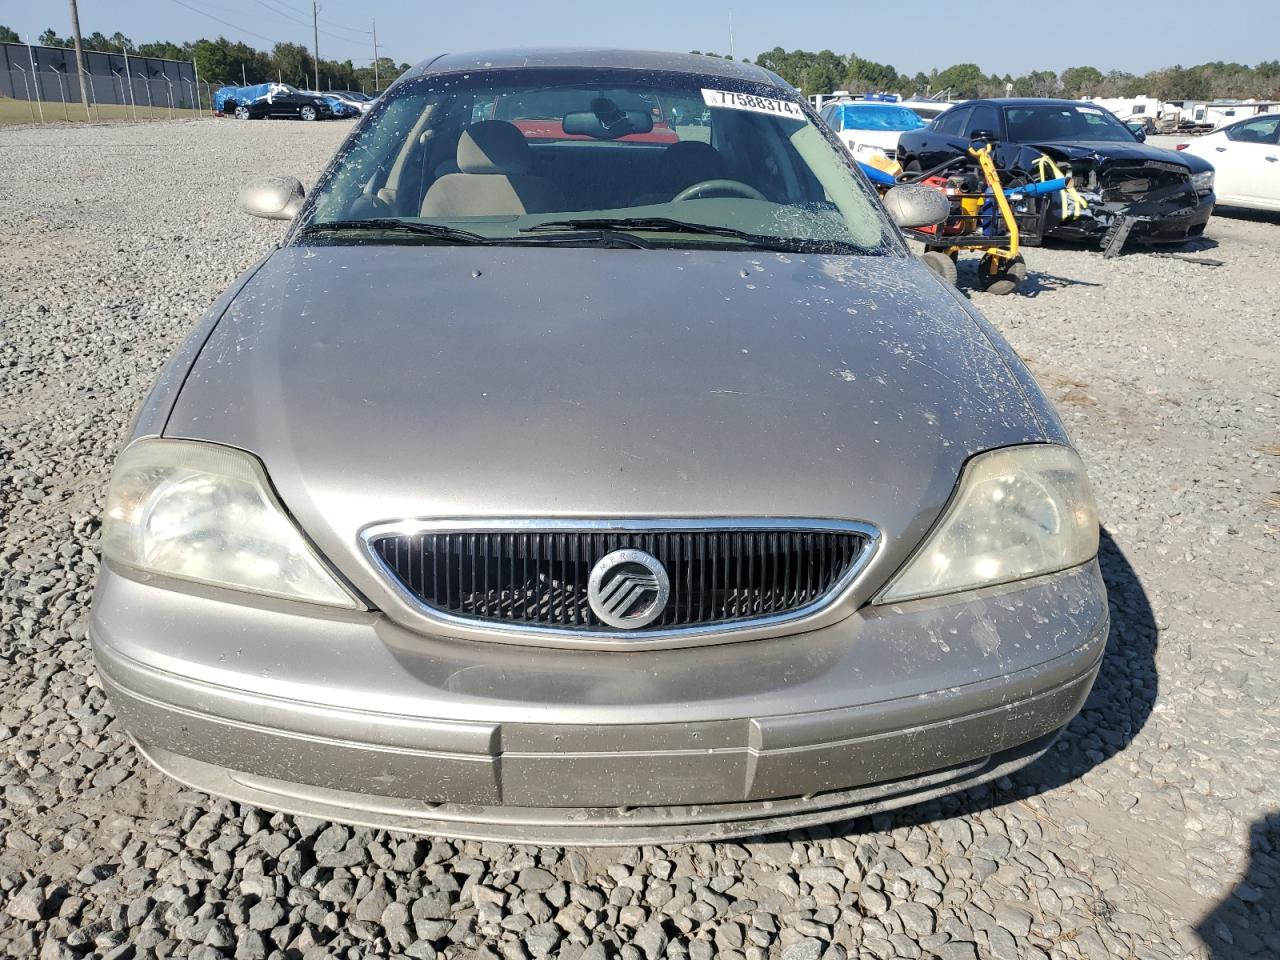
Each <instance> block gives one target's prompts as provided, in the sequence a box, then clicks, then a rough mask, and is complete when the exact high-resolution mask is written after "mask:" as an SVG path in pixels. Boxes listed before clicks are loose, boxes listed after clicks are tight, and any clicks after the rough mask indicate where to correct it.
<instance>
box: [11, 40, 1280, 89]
mask: <svg viewBox="0 0 1280 960" xmlns="http://www.w3.org/2000/svg"><path fill="white" fill-rule="evenodd" d="M81 39H82V41H83V46H84V49H86V50H102V51H107V52H113V53H114V52H119V51H120V50H123V49H127V50H128V51H129V53H130V54H134V55H137V56H143V57H160V58H162V59H165V60H194V61H195V64H196V69H198V70H199V71H200V77H201V79H204V80H208V81H209V82H211V83H240V82H241V80H242V79H243V80H244V81H245V82H248V83H265V82H267V81H269V80H280V81H283V82H284V83H291V84H294V85H295V86H299V87H308V88H309V87H310V86H311V85H312V84H313V83H314V82H315V60H314V59H313V58H312V56H311V51H310V50H308V49H307V48H306V46H304V45H303V44H300V43H277V44H276V45H275V46H274V47H272V48H271V50H270V51H266V50H258V49H257V48H255V47H251V46H249V45H248V44H247V43H239V42H236V43H233V42H231V41H230V40H228V39H227V38H226V37H218V38H216V39H214V40H209V39H207V38H205V39H200V40H196V41H194V42H192V41H187V42H185V43H171V42H169V41H164V40H161V41H154V42H150V43H140V44H134V43H133V41H132V40H130V39H129V38H128V37H126V36H124V35H123V34H122V33H120V32H118V31H117V32H116V33H113V34H112V35H111V36H109V37H108V36H105V35H104V34H102V33H101V32H99V31H95V32H93V33H91V34H88V35H87V36H85V37H82V38H81ZM0 42H10V43H19V42H21V41H20V39H19V37H18V34H17V33H16V32H15V31H13V30H11V29H10V28H9V27H6V26H0ZM39 42H40V43H41V44H42V45H44V46H49V47H70V46H73V43H72V40H71V38H70V37H61V36H59V35H58V33H57V31H55V30H53V29H52V28H50V29H48V30H46V31H45V32H44V33H42V34H40V38H39ZM693 52H694V53H699V52H700V51H697V50H695V51H693ZM707 56H712V57H714V56H717V54H714V53H708V54H707ZM754 62H755V63H756V64H757V65H758V66H761V67H765V68H767V69H769V70H772V71H773V72H774V73H777V74H778V75H779V76H781V77H782V78H783V79H784V80H786V81H787V82H788V83H790V84H792V85H793V86H796V87H798V88H800V89H801V90H802V91H804V92H805V93H808V94H812V93H831V92H832V91H834V90H849V91H853V92H859V93H863V92H873V91H874V92H880V93H898V94H902V95H903V96H912V95H914V94H923V95H928V94H933V95H937V94H942V93H949V94H950V95H951V96H952V97H956V98H966V99H967V98H972V97H1000V96H1004V95H1005V93H1006V91H1011V92H1012V93H1013V95H1014V96H1019V97H1069V98H1071V99H1076V98H1079V97H1084V96H1093V97H1136V96H1141V95H1144V94H1145V95H1147V96H1152V97H1155V98H1156V99H1158V100H1216V99H1230V98H1236V99H1242V100H1243V99H1250V98H1252V99H1258V100H1280V60H1267V61H1264V62H1262V63H1259V64H1257V65H1255V66H1252V67H1250V66H1248V65H1247V64H1243V63H1224V62H1223V61H1221V60H1218V61H1214V62H1212V63H1202V64H1200V65H1198V66H1194V67H1183V66H1180V65H1179V66H1173V67H1164V68H1162V69H1159V70H1152V71H1151V72H1149V73H1145V74H1141V75H1139V74H1134V73H1127V72H1125V71H1123V70H1110V71H1105V72H1104V71H1102V70H1099V69H1098V68H1097V67H1092V66H1080V67H1068V68H1067V69H1066V70H1063V71H1062V72H1061V73H1055V72H1054V71H1052V70H1032V71H1030V72H1029V73H1024V74H1022V75H1020V76H1017V77H1014V76H1012V75H1010V74H1007V73H1006V74H1005V75H1004V76H1000V75H998V74H995V73H991V74H988V73H985V72H984V71H983V70H982V68H981V67H980V66H978V64H976V63H957V64H953V65H952V66H949V67H947V68H946V69H944V70H937V69H935V70H931V71H929V72H928V73H924V72H918V73H916V74H915V75H914V76H913V75H908V74H906V73H899V72H898V71H897V70H896V69H895V68H894V67H893V66H892V65H891V64H888V63H877V62H876V61H874V60H868V59H866V58H864V57H860V56H858V55H857V54H856V53H850V54H848V55H845V54H839V53H834V52H832V51H831V50H821V51H818V52H817V53H814V52H812V51H809V50H784V49H783V48H782V47H774V48H773V49H772V50H768V51H766V52H764V53H762V54H760V55H759V56H758V57H756V58H755V61H754ZM408 69H409V64H407V63H401V64H397V63H396V62H395V61H394V60H392V59H391V58H390V57H380V58H379V60H378V70H377V74H378V79H379V81H380V82H381V85H382V86H384V87H385V86H386V85H387V84H389V83H390V82H391V81H392V80H393V79H395V77H396V76H398V75H399V74H401V73H403V72H404V71H405V70H408ZM320 85H321V86H322V87H332V88H333V89H336V90H343V89H356V90H363V89H370V90H371V89H372V88H373V86H374V69H373V65H372V62H371V63H370V64H369V65H368V66H356V65H355V64H354V63H353V62H352V61H351V60H325V59H324V58H323V57H322V58H321V59H320Z"/></svg>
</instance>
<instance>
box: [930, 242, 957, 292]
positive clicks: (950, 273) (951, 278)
mask: <svg viewBox="0 0 1280 960" xmlns="http://www.w3.org/2000/svg"><path fill="white" fill-rule="evenodd" d="M920 260H921V262H922V263H923V264H924V265H925V266H926V267H928V268H929V269H930V270H932V271H933V272H934V273H936V274H937V275H938V276H939V277H940V278H941V279H942V280H943V281H944V282H945V283H947V284H949V285H951V286H953V287H954V286H955V285H956V283H957V281H958V280H959V277H960V274H959V271H958V270H957V269H956V262H955V261H954V260H952V259H951V258H950V257H949V256H947V255H946V254H945V253H942V252H941V251H939V250H926V251H925V252H924V253H922V254H920Z"/></svg>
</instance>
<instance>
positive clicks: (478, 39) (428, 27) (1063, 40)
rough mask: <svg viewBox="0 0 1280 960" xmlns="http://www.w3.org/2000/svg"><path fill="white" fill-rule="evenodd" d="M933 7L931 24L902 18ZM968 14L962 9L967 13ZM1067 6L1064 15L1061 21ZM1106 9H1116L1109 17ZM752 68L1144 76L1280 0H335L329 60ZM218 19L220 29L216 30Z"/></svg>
mask: <svg viewBox="0 0 1280 960" xmlns="http://www.w3.org/2000/svg"><path fill="white" fill-rule="evenodd" d="M79 6H80V28H81V31H82V32H83V33H92V32H93V31H95V30H101V31H102V32H103V33H104V34H107V35H108V36H109V35H111V34H112V33H114V32H116V31H117V30H119V31H121V32H122V33H124V34H125V35H126V36H128V37H130V38H131V39H132V40H133V41H134V42H135V43H142V42H146V41H148V40H173V41H175V42H181V41H183V40H188V39H198V38H199V37H201V36H210V37H212V36H216V35H218V34H222V35H224V36H226V37H229V38H230V39H232V40H243V41H245V42H246V43H250V44H252V45H254V46H256V47H260V48H270V46H271V45H272V44H273V43H274V42H276V41H293V42H298V43H305V44H306V45H307V46H308V47H310V46H311V42H312V33H311V4H310V2H309V0H79ZM908 9H919V10H923V11H926V12H924V13H922V14H920V15H919V16H918V17H912V16H911V15H910V14H907V15H906V16H905V17H904V15H903V12H904V11H905V10H908ZM953 9H956V8H953ZM1055 10H1058V11H1060V12H1055ZM1103 10H1105V13H1103V12H1100V11H1103ZM731 11H732V21H733V52H734V54H735V55H736V56H737V57H739V58H741V57H748V58H752V59H754V58H755V56H756V55H757V54H759V53H760V52H761V51H763V50H768V49H772V48H773V47H775V46H783V47H786V48H787V49H793V48H803V49H807V50H820V49H823V48H828V49H832V50H835V51H836V52H837V53H844V54H847V53H857V54H858V55H859V56H862V57H866V58H867V59H870V60H875V61H878V62H880V63H890V64H892V65H893V66H894V67H896V68H897V69H898V70H899V71H900V72H904V73H911V74H914V73H916V72H917V71H921V70H923V71H925V72H928V71H929V70H930V69H931V68H934V67H936V68H939V69H942V68H945V67H947V66H950V65H951V64H953V63H963V62H976V63H977V64H978V65H979V66H981V67H982V69H983V70H985V71H986V72H987V73H997V74H1000V75H1003V74H1005V73H1010V74H1013V75H1014V76H1017V75H1018V74H1021V73H1026V72H1028V71H1030V70H1046V69H1048V70H1054V71H1061V70H1062V69H1064V68H1066V67H1069V66H1079V65H1083V64H1088V65H1091V66H1096V67H1098V68H1099V69H1101V70H1104V71H1106V70H1112V69H1117V70H1127V71H1129V72H1131V73H1139V74H1140V73H1146V72H1147V71H1149V70H1154V69H1156V68H1158V67H1165V66H1172V65H1173V64H1182V65H1184V66H1189V65H1191V64H1196V63H1204V62H1206V61H1212V60H1227V61H1237V62H1241V63H1246V64H1250V65H1252V64H1255V63H1258V62H1259V61H1262V60H1271V59H1276V58H1280V43H1277V37H1278V36H1280V0H1216V2H1214V3H1207V2H1205V0H1158V2H1155V3H1153V2H1151V0H1111V2H1109V3H1105V4H1104V3H1096V4H1091V3H1076V4H1069V5H1065V6H1064V5H1061V4H1053V3H1049V4H1039V5H1034V6H1031V5H1029V6H1026V7H1024V8H1018V7H1016V6H1010V5H1009V4H1008V3H1007V2H1002V3H995V2H989V0H968V2H967V3H965V4H963V11H964V12H963V21H964V24H965V25H964V26H962V27H956V28H949V27H948V23H949V21H950V20H952V19H953V18H954V19H956V20H959V19H960V17H959V15H958V14H948V13H944V12H942V10H941V9H934V8H933V5H931V4H928V3H918V4H914V5H912V6H911V7H908V6H907V5H906V4H904V3H901V2H896V3H895V2H884V0H881V2H878V3H868V2H866V0H807V2H805V3H791V4H787V3H779V2H777V0H774V2H770V3H766V2H763V0H726V2H704V0H699V2H693V0H639V2H633V3H622V2H618V0H612V2H600V0H523V2H520V0H471V2H465V3H452V2H449V0H321V3H320V14H319V16H320V30H321V34H320V56H321V57H323V58H325V59H331V58H332V59H339V60H345V59H348V58H350V59H351V60H352V61H354V62H357V63H359V62H360V61H365V62H368V61H370V60H371V59H372V57H373V46H372V38H371V37H370V35H369V31H370V30H371V26H372V21H373V20H374V19H375V18H376V21H377V28H378V41H379V48H380V51H379V52H382V53H384V55H386V56H390V57H392V58H393V59H395V60H396V61H397V62H409V63H416V62H418V61H419V60H423V59H425V58H427V57H428V56H430V55H432V54H435V53H441V52H454V53H456V52H462V51H467V50H481V49H495V48H503V47H529V46H550V45H556V46H616V47H627V48H632V49H656V50H674V51H688V50H702V51H714V52H716V53H726V52H728V50H729V23H730V12H731ZM215 18H216V19H215ZM0 24H5V25H7V26H9V27H12V28H13V29H14V30H16V31H18V33H19V34H21V35H22V36H23V38H24V39H25V38H27V37H28V36H30V38H31V39H32V40H33V41H34V40H35V38H36V36H38V35H39V34H40V33H41V32H43V31H44V29H45V28H46V27H53V28H54V29H55V30H56V31H57V32H58V33H60V34H63V35H68V34H70V31H71V25H70V15H69V13H68V5H67V3H66V0H0Z"/></svg>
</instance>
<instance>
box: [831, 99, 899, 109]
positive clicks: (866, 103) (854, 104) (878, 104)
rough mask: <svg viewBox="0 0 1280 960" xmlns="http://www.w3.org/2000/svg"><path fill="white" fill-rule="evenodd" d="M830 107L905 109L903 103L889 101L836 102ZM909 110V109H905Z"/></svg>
mask: <svg viewBox="0 0 1280 960" xmlns="http://www.w3.org/2000/svg"><path fill="white" fill-rule="evenodd" d="M832 106H836V107H907V104H905V103H898V102H897V101H896V100H895V101H890V100H837V101H836V102H835V103H834V104H832ZM907 109H910V107H907Z"/></svg>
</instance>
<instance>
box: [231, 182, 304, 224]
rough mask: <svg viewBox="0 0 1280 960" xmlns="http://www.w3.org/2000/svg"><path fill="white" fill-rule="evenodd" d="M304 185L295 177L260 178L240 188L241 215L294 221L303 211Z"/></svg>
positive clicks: (239, 205) (239, 204)
mask: <svg viewBox="0 0 1280 960" xmlns="http://www.w3.org/2000/svg"><path fill="white" fill-rule="evenodd" d="M304 196H305V195H304V193H303V190H302V184H301V183H299V182H298V181H297V180H296V179H295V178H293V177H258V178H257V179H256V180H250V181H249V182H248V183H246V184H245V185H244V186H243V187H241V188H240V195H239V196H238V197H236V206H237V207H238V208H239V209H240V212H241V213H247V214H249V215H250V216H254V217H262V218H264V219H266V220H292V219H293V218H294V217H296V216H297V215H298V211H299V210H301V209H302V200H303V197H304Z"/></svg>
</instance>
